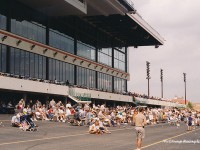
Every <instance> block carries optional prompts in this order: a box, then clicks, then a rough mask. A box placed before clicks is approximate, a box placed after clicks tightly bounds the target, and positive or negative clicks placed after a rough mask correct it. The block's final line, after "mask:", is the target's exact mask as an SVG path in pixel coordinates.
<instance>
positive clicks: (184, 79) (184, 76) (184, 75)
mask: <svg viewBox="0 0 200 150" xmlns="http://www.w3.org/2000/svg"><path fill="white" fill-rule="evenodd" d="M183 81H184V83H185V105H186V92H187V91H186V73H183Z"/></svg>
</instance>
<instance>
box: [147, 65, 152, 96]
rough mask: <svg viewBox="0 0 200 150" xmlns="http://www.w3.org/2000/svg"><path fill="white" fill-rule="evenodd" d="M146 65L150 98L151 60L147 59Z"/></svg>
mask: <svg viewBox="0 0 200 150" xmlns="http://www.w3.org/2000/svg"><path fill="white" fill-rule="evenodd" d="M146 66H147V77H146V79H147V80H148V98H149V79H151V77H150V62H148V61H146Z"/></svg>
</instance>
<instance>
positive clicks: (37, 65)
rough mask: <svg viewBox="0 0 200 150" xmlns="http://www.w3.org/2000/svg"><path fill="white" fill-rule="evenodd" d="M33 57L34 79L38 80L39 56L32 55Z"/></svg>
mask: <svg viewBox="0 0 200 150" xmlns="http://www.w3.org/2000/svg"><path fill="white" fill-rule="evenodd" d="M34 55H35V76H34V77H35V78H37V79H38V78H39V55H38V54H34Z"/></svg>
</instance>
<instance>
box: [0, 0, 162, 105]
mask: <svg viewBox="0 0 200 150" xmlns="http://www.w3.org/2000/svg"><path fill="white" fill-rule="evenodd" d="M0 38H1V39H0V72H1V76H0V83H1V84H0V96H1V97H0V99H5V97H4V95H6V94H8V95H10V93H15V94H14V95H13V97H17V94H18V95H20V96H19V97H23V98H25V99H26V98H29V95H31V94H33V95H37V96H36V97H37V98H39V97H41V96H44V94H45V95H46V96H47V97H48V96H50V95H51V96H53V95H54V96H62V97H67V96H68V95H69V93H70V92H69V91H73V92H75V91H77V92H76V94H77V93H82V94H83V93H87V94H90V98H91V99H94V100H95V99H105V98H103V97H102V98H100V97H101V96H102V95H105V93H106V94H108V95H109V99H110V100H112V101H124V102H131V97H129V96H124V95H122V93H126V92H127V81H128V80H129V79H130V74H129V72H128V64H129V62H128V47H129V46H135V47H137V46H150V45H153V46H157V45H162V44H163V39H162V38H161V37H160V35H159V34H158V33H157V32H155V30H153V29H152V28H151V27H150V26H149V25H148V24H147V23H146V22H144V20H143V19H142V18H141V17H140V16H139V15H138V14H137V13H136V11H135V9H134V7H133V5H132V3H130V2H129V1H126V0H111V1H106V0H104V1H98V0H88V1H85V0H57V1H56V2H55V1H46V0H40V2H38V1H33V0H1V1H0ZM9 81H12V82H9ZM46 86H47V88H46ZM57 89H59V90H57ZM77 89H78V90H77ZM85 89H87V91H84V90H85ZM56 91H57V92H56ZM94 93H96V94H94ZM22 95H23V96H22ZM119 95H120V96H119ZM71 96H75V95H71ZM33 97H34V96H33ZM105 97H106V96H105ZM30 98H32V97H30ZM43 99H44V98H43Z"/></svg>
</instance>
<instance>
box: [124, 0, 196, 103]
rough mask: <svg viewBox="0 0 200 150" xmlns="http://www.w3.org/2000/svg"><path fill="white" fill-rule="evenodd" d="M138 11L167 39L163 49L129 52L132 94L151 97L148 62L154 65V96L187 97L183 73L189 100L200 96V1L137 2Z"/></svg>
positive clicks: (159, 0)
mask: <svg viewBox="0 0 200 150" xmlns="http://www.w3.org/2000/svg"><path fill="white" fill-rule="evenodd" d="M133 2H134V5H135V8H136V9H137V12H138V13H139V14H140V15H141V16H142V18H143V19H144V20H146V21H147V22H148V23H149V24H150V25H151V26H152V27H153V28H154V29H155V30H156V31H158V32H159V33H160V34H161V36H162V37H163V38H164V39H165V40H166V41H165V43H164V45H163V46H160V47H159V48H158V49H155V47H154V46H150V47H138V48H137V49H135V48H130V49H129V55H130V56H129V57H130V58H129V59H130V60H129V64H130V66H129V72H130V74H131V80H130V81H129V83H128V88H129V91H132V92H137V93H141V94H143V93H145V94H147V93H148V92H147V80H146V61H149V62H150V63H151V64H150V75H151V80H150V95H151V96H157V97H161V83H160V69H161V68H162V69H163V75H164V97H165V98H167V99H170V98H174V97H175V96H178V97H182V96H184V95H185V94H184V82H183V72H185V73H186V74H187V99H188V100H190V101H192V102H198V101H200V100H199V97H200V96H199V95H200V88H199V86H200V0H133Z"/></svg>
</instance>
